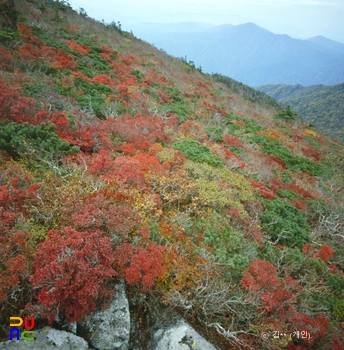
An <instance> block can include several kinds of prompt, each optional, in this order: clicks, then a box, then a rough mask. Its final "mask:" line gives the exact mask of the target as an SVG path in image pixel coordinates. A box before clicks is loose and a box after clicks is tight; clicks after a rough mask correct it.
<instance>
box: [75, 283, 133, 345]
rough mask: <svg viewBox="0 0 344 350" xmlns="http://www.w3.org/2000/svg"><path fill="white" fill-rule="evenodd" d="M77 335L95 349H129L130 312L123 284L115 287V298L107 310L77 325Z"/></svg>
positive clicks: (93, 314)
mask: <svg viewBox="0 0 344 350" xmlns="http://www.w3.org/2000/svg"><path fill="white" fill-rule="evenodd" d="M77 334H79V335H80V336H82V337H84V338H85V339H86V340H87V341H88V342H89V344H90V345H92V347H94V348H95V349H99V350H127V349H128V348H129V345H128V344H129V335H130V312H129V302H128V298H127V296H126V292H125V285H124V283H121V284H118V285H117V286H116V297H115V298H114V300H113V301H112V303H111V304H110V307H109V308H108V309H104V310H99V311H96V312H93V313H92V314H90V315H89V316H87V317H85V319H84V320H83V321H82V322H79V323H78V327H77Z"/></svg>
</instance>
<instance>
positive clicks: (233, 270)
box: [195, 212, 256, 278]
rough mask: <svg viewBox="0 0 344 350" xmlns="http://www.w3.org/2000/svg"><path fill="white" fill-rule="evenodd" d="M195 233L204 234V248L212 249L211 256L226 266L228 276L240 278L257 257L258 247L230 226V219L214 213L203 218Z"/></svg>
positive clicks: (198, 223)
mask: <svg viewBox="0 0 344 350" xmlns="http://www.w3.org/2000/svg"><path fill="white" fill-rule="evenodd" d="M195 229H196V230H195V232H202V234H203V239H204V241H203V242H202V247H205V246H208V247H211V248H212V250H211V255H212V257H213V258H214V259H216V260H217V261H218V262H221V263H223V264H225V265H226V267H227V269H228V275H229V276H230V277H232V278H233V277H234V278H240V277H241V273H242V271H243V270H244V269H245V268H247V267H248V265H249V262H250V260H252V259H253V258H254V256H255V255H256V247H255V246H254V244H252V243H248V242H247V241H246V240H245V238H244V236H243V235H242V234H241V233H238V232H236V231H235V230H234V229H233V228H232V227H231V226H230V225H229V220H228V217H226V218H224V217H221V216H220V215H219V214H218V213H216V212H214V213H212V215H211V216H210V217H207V218H201V219H200V220H199V221H198V222H197V224H196V226H195Z"/></svg>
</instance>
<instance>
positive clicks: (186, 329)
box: [146, 306, 217, 350]
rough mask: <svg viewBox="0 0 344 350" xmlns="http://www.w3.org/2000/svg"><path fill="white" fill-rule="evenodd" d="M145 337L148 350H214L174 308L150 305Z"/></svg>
mask: <svg viewBox="0 0 344 350" xmlns="http://www.w3.org/2000/svg"><path fill="white" fill-rule="evenodd" d="M150 309H151V314H150V316H149V317H150V320H149V322H150V323H153V325H152V327H150V328H149V330H148V332H147V337H146V343H147V349H149V350H216V349H217V348H216V347H215V346H214V345H212V344H211V343H209V342H208V341H207V340H206V339H205V338H203V337H202V336H201V335H200V334H199V333H197V332H196V331H195V329H194V328H193V327H192V326H191V325H190V324H189V323H187V322H186V321H185V320H184V319H183V318H182V317H181V316H180V315H179V314H177V313H176V312H175V311H174V310H171V309H167V308H164V307H154V306H151V307H150Z"/></svg>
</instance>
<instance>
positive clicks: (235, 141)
mask: <svg viewBox="0 0 344 350" xmlns="http://www.w3.org/2000/svg"><path fill="white" fill-rule="evenodd" d="M223 142H224V143H226V144H228V145H230V146H237V147H241V148H242V147H243V145H242V142H241V140H240V139H239V138H237V137H236V136H229V135H224V136H223Z"/></svg>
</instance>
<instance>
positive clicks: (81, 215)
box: [0, 0, 344, 350]
mask: <svg viewBox="0 0 344 350" xmlns="http://www.w3.org/2000/svg"><path fill="white" fill-rule="evenodd" d="M14 4H15V8H13V7H11V6H12V5H13V3H12V2H11V1H6V2H2V3H1V5H2V6H1V10H3V11H2V12H0V14H1V17H0V25H1V31H0V35H1V37H2V41H1V46H0V57H1V60H0V64H1V67H0V69H1V74H0V252H1V254H0V269H1V270H0V286H1V288H0V308H1V310H2V312H1V315H0V330H1V338H3V339H8V334H9V328H10V325H9V322H8V319H9V317H13V315H20V316H32V315H34V316H35V322H36V324H37V327H38V326H41V325H43V324H45V323H50V324H54V323H55V324H56V325H57V326H58V327H60V328H65V329H66V325H67V324H68V323H71V322H78V321H80V320H82V319H83V318H84V317H85V316H86V315H88V314H90V313H91V312H92V311H93V310H95V309H100V308H101V307H104V306H105V305H106V303H107V302H108V301H109V300H110V299H111V298H113V297H114V285H115V284H116V283H117V282H118V281H119V280H121V281H123V282H124V283H125V285H126V289H127V292H128V294H130V295H131V296H132V300H135V303H137V304H136V305H134V306H133V305H131V306H130V307H134V310H132V311H134V312H133V314H134V315H133V317H135V318H136V321H135V325H137V324H138V326H139V327H136V328H139V329H140V330H141V333H140V336H139V339H137V341H136V342H135V344H137V343H139V344H142V347H144V346H145V344H146V343H147V342H146V340H147V339H146V338H145V337H146V334H147V333H149V332H148V330H149V327H150V317H151V314H150V312H151V310H147V305H149V304H150V303H155V304H159V303H164V304H166V305H168V306H169V307H172V308H175V309H176V310H177V311H178V312H179V313H181V314H182V315H183V316H184V317H186V318H187V319H188V321H189V322H191V323H192V324H193V325H194V326H195V327H196V328H197V330H199V331H200V332H203V334H204V335H205V336H206V337H207V338H208V339H209V341H211V342H212V343H214V344H215V345H216V346H217V347H218V348H219V349H223V350H228V349H231V348H234V349H240V348H243V349H244V348H247V347H250V348H253V349H254V348H256V349H262V348H271V349H272V348H276V347H286V346H288V347H289V348H296V347H298V348H305V349H306V348H313V349H322V348H324V344H326V346H329V347H330V348H332V349H334V348H336V347H338V346H339V345H340V339H342V338H343V329H342V326H341V322H343V320H344V319H343V317H344V315H343V311H342V306H343V303H344V299H343V294H342V289H343V288H341V286H342V285H343V284H344V277H343V270H344V263H343V254H344V251H343V249H344V248H343V247H344V245H343V236H344V235H343V229H344V212H343V208H344V194H343V183H344V179H343V174H344V171H343V169H344V148H343V146H341V145H340V144H339V143H338V142H336V141H334V140H332V139H331V138H330V137H327V136H325V135H323V134H322V133H321V132H318V131H316V130H314V129H309V128H307V127H306V126H305V125H304V124H303V123H302V122H301V121H300V120H298V119H293V118H294V113H293V112H292V111H291V110H290V109H287V110H279V109H280V108H281V107H280V105H279V104H278V103H276V102H273V101H272V100H271V98H269V97H268V96H266V95H264V94H262V93H259V92H256V91H254V90H252V89H251V88H249V87H247V86H244V85H243V84H240V83H237V82H235V81H234V80H233V79H230V78H227V77H224V76H221V75H215V76H211V75H207V74H203V73H201V72H200V71H199V70H198V69H196V68H195V66H194V65H193V64H191V63H190V62H187V61H186V60H180V59H176V58H173V57H171V56H169V55H167V54H165V53H164V52H162V51H160V50H158V49H156V48H154V47H153V46H151V45H149V44H148V43H145V42H143V41H142V40H139V39H137V38H135V37H134V36H133V35H131V34H129V33H127V32H123V31H122V30H121V28H119V27H118V26H116V25H115V24H111V25H104V24H103V23H99V22H97V21H95V20H93V19H91V18H88V17H87V15H86V14H85V13H84V12H81V14H78V13H76V12H75V11H73V10H72V9H71V8H70V7H69V6H68V3H66V2H65V1H61V2H59V1H52V0H41V1H39V2H28V1H24V0H15V1H14ZM4 5H6V6H7V7H6V6H4ZM16 9H20V11H22V12H21V16H19V14H18V12H17V10H16ZM19 18H21V19H20V21H21V22H19ZM147 299H149V303H147ZM229 325H230V326H229ZM78 327H79V326H78ZM229 327H230V328H229ZM277 329H278V330H281V331H282V330H283V332H285V333H286V334H291V333H292V332H295V330H298V331H299V332H300V334H301V331H303V332H307V333H304V334H309V335H310V336H311V338H309V339H305V338H301V339H299V338H298V337H297V336H296V335H294V336H288V337H284V336H283V337H282V336H281V338H280V339H277V338H273V335H274V333H273V332H274V331H276V330H277ZM261 334H267V335H268V336H269V337H268V339H265V338H266V336H265V335H264V337H263V338H264V339H263V338H262V337H261ZM175 345H176V346H179V345H180V344H179V345H178V342H177V343H176V344H175ZM190 346H191V345H190Z"/></svg>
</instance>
